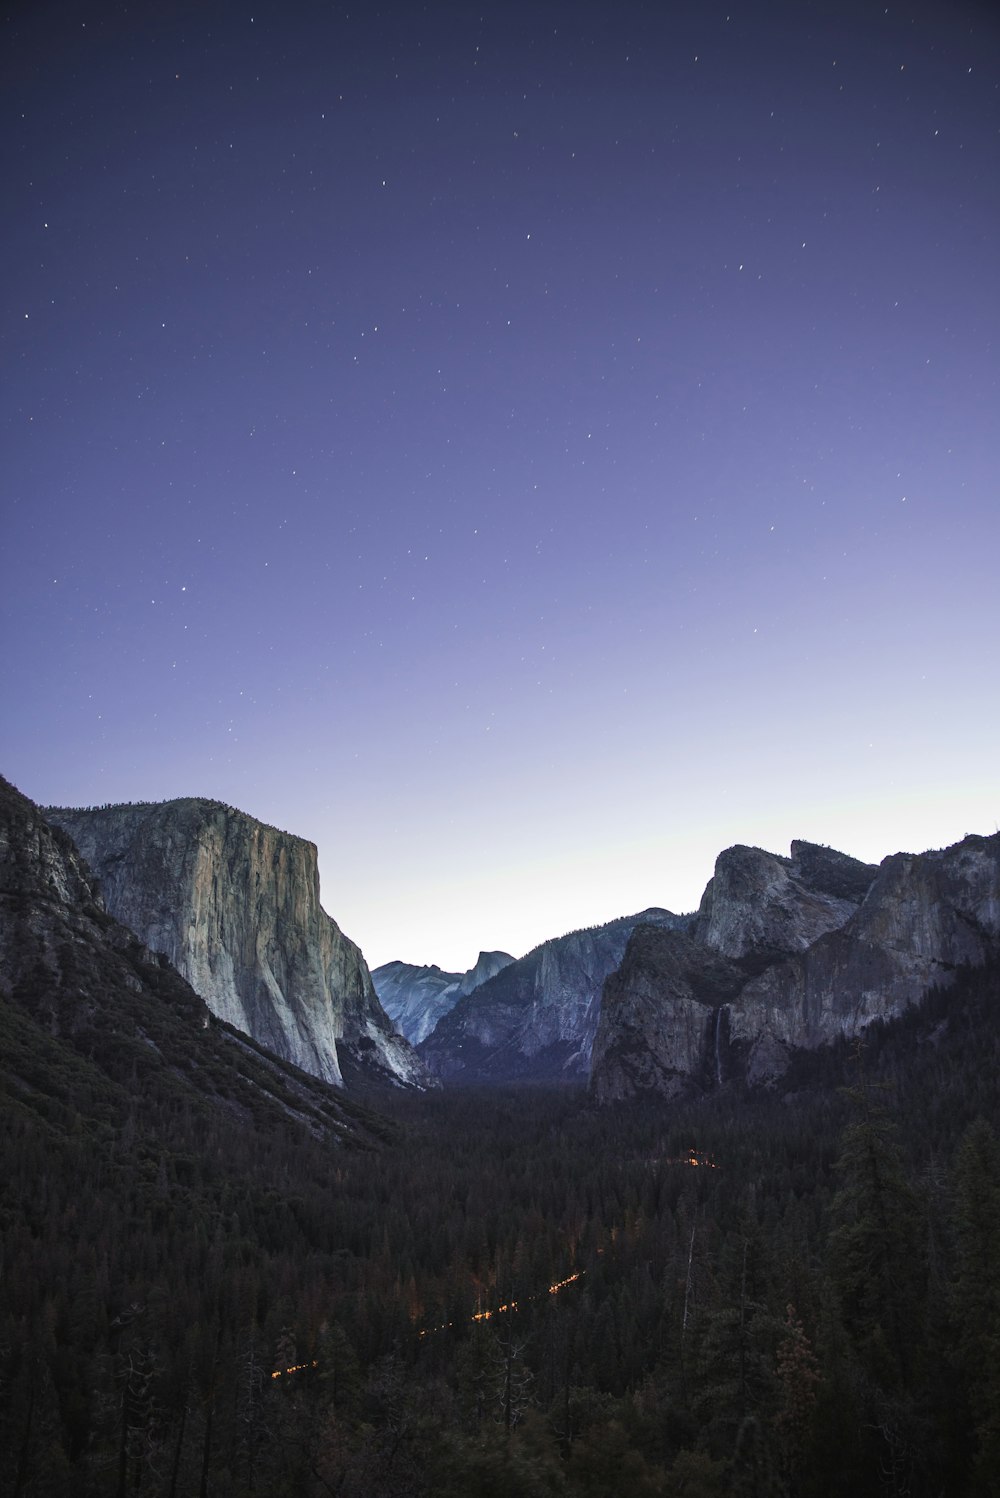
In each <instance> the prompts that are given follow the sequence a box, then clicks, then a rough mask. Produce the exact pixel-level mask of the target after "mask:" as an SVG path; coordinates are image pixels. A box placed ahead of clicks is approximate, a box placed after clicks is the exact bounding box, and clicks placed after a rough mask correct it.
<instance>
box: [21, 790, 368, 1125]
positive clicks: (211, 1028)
mask: <svg viewBox="0 0 1000 1498" xmlns="http://www.w3.org/2000/svg"><path fill="white" fill-rule="evenodd" d="M0 1028H2V1044H0V1056H2V1058H3V1059H2V1061H0V1108H2V1111H3V1113H4V1116H5V1118H6V1119H7V1120H8V1123H9V1122H10V1121H11V1120H12V1119H15V1118H22V1119H41V1120H42V1121H43V1124H44V1127H45V1129H46V1130H47V1131H48V1132H49V1134H50V1136H52V1137H54V1132H53V1131H55V1132H56V1133H57V1132H58V1130H59V1129H60V1127H65V1129H66V1130H67V1131H68V1132H69V1133H70V1134H72V1133H73V1132H74V1131H79V1129H80V1127H81V1118H82V1119H83V1120H84V1121H85V1126H86V1129H87V1131H88V1137H89V1134H90V1131H91V1130H92V1129H94V1128H97V1129H98V1130H100V1129H101V1128H109V1129H111V1130H114V1131H117V1130H119V1129H121V1127H122V1125H123V1123H124V1121H125V1120H126V1119H127V1118H129V1117H131V1116H132V1115H134V1114H135V1112H136V1110H137V1109H139V1110H140V1111H142V1112H143V1113H144V1114H146V1115H149V1116H150V1117H153V1116H155V1118H156V1120H157V1122H156V1125H155V1127H156V1128H157V1130H159V1131H160V1137H161V1138H162V1137H165V1136H164V1133H163V1130H164V1129H165V1130H166V1131H167V1132H169V1123H167V1124H164V1120H169V1119H171V1118H175V1117H183V1118H184V1119H191V1118H192V1117H194V1118H195V1119H197V1118H199V1117H200V1118H201V1119H202V1120H203V1124H202V1129H203V1131H204V1127H205V1126H206V1125H208V1126H210V1127H219V1126H222V1125H226V1126H228V1125H230V1124H232V1123H234V1122H235V1124H236V1125H237V1126H240V1127H242V1128H244V1129H246V1128H254V1127H256V1126H258V1125H259V1126H261V1127H262V1128H264V1129H265V1130H267V1129H270V1130H272V1131H273V1130H282V1131H284V1130H286V1129H287V1128H288V1127H289V1125H293V1126H295V1127H296V1128H299V1129H300V1130H301V1129H304V1130H305V1132H306V1133H307V1134H309V1135H312V1136H314V1137H317V1138H322V1139H328V1140H347V1141H355V1140H358V1139H363V1138H364V1137H365V1136H366V1134H367V1135H369V1136H373V1135H374V1134H376V1133H377V1132H378V1129H379V1127H380V1126H379V1125H378V1124H377V1121H375V1120H373V1119H371V1118H370V1117H369V1116H368V1115H367V1114H366V1113H365V1111H364V1110H362V1109H359V1108H358V1107H357V1105H355V1104H353V1103H351V1104H348V1103H347V1101H346V1099H344V1098H343V1096H342V1095H341V1094H340V1093H339V1092H338V1091H337V1090H335V1089H333V1088H331V1087H330V1086H329V1085H327V1084H326V1083H324V1082H321V1081H318V1080H317V1079H315V1078H313V1077H311V1076H308V1075H307V1074H305V1073H304V1072H302V1071H300V1070H299V1069H298V1068H296V1067H294V1066H292V1065H290V1064H289V1063H287V1062H284V1061H281V1060H279V1059H278V1058H276V1057H274V1056H270V1055H268V1054H266V1053H265V1052H262V1051H261V1050H260V1048H259V1047H257V1046H256V1045H254V1044H253V1043H252V1042H249V1041H248V1040H247V1039H246V1037H245V1036H243V1035H240V1034H239V1033H238V1032H236V1031H235V1030H233V1029H231V1028H230V1027H229V1026H228V1025H225V1024H223V1023H220V1022H218V1021H216V1020H214V1019H213V1018H212V1016H211V1014H210V1012H209V1010H208V1008H207V1006H206V1005H205V1002H204V1000H203V999H202V998H200V997H199V995H198V994H197V993H195V991H194V989H193V988H192V987H191V986H190V984H189V983H187V982H186V981H185V979H184V978H183V977H181V975H180V974H179V973H178V972H176V970H175V969H174V968H173V967H172V966H171V964H170V963H169V962H168V961H167V959H166V958H165V957H163V956H161V955H159V954H157V953H154V952H151V951H150V950H149V948H148V947H146V946H144V945H143V943H142V942H141V941H140V940H139V939H138V938H137V937H136V935H135V934H134V933H133V932H132V931H129V930H128V929H126V928H125V927H124V926H123V925H121V924H120V923H119V922H118V921H117V920H115V919H114V918H113V916H111V915H110V914H109V913H108V911H107V910H106V908H105V906H104V904H103V901H102V900H101V897H100V895H99V893H98V891H97V888H96V885H95V882H94V880H93V876H92V875H91V873H90V871H89V870H88V869H87V867H86V866H85V864H84V863H83V861H82V859H81V858H80V855H79V853H78V851H77V849H76V848H75V847H74V845H73V843H72V841H71V839H70V838H69V836H68V835H67V834H66V833H65V832H64V831H62V830H61V829H60V828H58V827H54V826H51V825H50V824H49V823H48V822H47V821H46V820H45V818H44V817H43V815H42V813H41V812H40V811H39V809H38V808H37V807H36V806H35V805H34V804H33V803H32V802H31V801H29V800H28V799H27V797H25V796H23V795H21V793H20V792H19V791H18V790H16V789H15V788H14V787H13V786H12V785H10V784H9V783H8V782H7V781H6V780H4V779H3V778H2V777H0ZM74 1120H75V1122H74ZM151 1127H152V1125H151Z"/></svg>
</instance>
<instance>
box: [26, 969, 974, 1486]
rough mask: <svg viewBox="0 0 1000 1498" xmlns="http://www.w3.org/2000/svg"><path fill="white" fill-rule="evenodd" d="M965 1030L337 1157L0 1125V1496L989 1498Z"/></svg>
mask: <svg viewBox="0 0 1000 1498" xmlns="http://www.w3.org/2000/svg"><path fill="white" fill-rule="evenodd" d="M998 997H1000V989H998V977H997V973H996V971H992V970H979V971H978V972H976V973H973V974H970V975H968V976H967V977H966V978H965V979H963V980H962V981H961V982H960V984H959V985H958V986H957V987H956V988H955V989H953V990H952V991H951V992H950V994H948V995H946V996H944V995H935V996H932V998H931V1000H930V1001H929V1003H928V1005H927V1006H925V1009H924V1010H923V1011H922V1012H920V1013H919V1014H914V1015H913V1016H911V1017H909V1018H908V1019H907V1020H905V1021H903V1022H902V1023H901V1024H899V1025H897V1026H894V1027H892V1028H891V1029H885V1030H873V1031H872V1032H871V1033H870V1035H869V1037H868V1041H867V1044H866V1046H865V1048H864V1051H863V1053H858V1054H856V1055H852V1054H851V1053H850V1052H849V1051H848V1050H847V1049H846V1048H845V1049H844V1050H843V1051H836V1050H834V1051H829V1052H825V1053H823V1054H821V1055H817V1056H815V1057H811V1058H806V1059H805V1060H804V1061H803V1064H802V1067H801V1069H800V1071H799V1073H798V1074H797V1075H796V1076H794V1077H792V1078H790V1079H789V1083H788V1087H787V1090H786V1091H785V1093H784V1094H783V1095H782V1096H780V1097H779V1096H777V1095H761V1096H757V1097H750V1098H747V1097H742V1096H738V1095H737V1094H736V1093H735V1092H728V1091H726V1090H725V1089H723V1091H722V1092H717V1093H715V1094H713V1095H712V1096H711V1097H707V1098H705V1099H703V1100H701V1101H700V1102H699V1101H695V1102H692V1103H691V1104H689V1105H686V1106H685V1107H683V1108H679V1107H677V1106H670V1107H667V1106H665V1105H663V1104H662V1103H658V1102H657V1101H655V1100H650V1101H648V1102H646V1103H641V1104H633V1105H630V1106H628V1107H616V1108H598V1107H596V1106H595V1105H594V1104H593V1102H592V1101H591V1099H590V1097H589V1096H588V1094H587V1093H586V1092H585V1091H583V1090H576V1089H566V1090H561V1091H560V1090H550V1089H536V1088H522V1089H518V1090H472V1089H470V1090H466V1091H455V1092H444V1093H440V1094H436V1095H423V1096H421V1095H417V1094H412V1093H411V1094H405V1093H398V1094H392V1095H389V1096H383V1098H382V1100H381V1107H382V1111H383V1113H384V1114H385V1115H386V1116H387V1119H388V1122H387V1123H386V1124H385V1125H384V1126H383V1128H382V1130H381V1133H382V1138H381V1141H380V1142H378V1143H377V1144H375V1145H373V1146H372V1147H368V1148H353V1149H351V1148H345V1147H343V1146H341V1147H332V1146H330V1145H329V1144H324V1143H322V1142H321V1141H319V1140H313V1139H309V1138H308V1137H307V1136H305V1135H304V1134H303V1133H302V1131H301V1130H298V1131H297V1130H295V1129H294V1128H292V1127H291V1125H290V1126H289V1129H288V1132H287V1134H286V1135H284V1136H283V1137H279V1136H277V1135H275V1134H274V1133H273V1132H272V1133H269V1134H268V1136H267V1137H259V1136H258V1135H256V1134H254V1133H253V1131H247V1130H246V1129H245V1128H242V1129H241V1128H238V1127H236V1126H235V1125H234V1127H233V1128H232V1129H227V1128H226V1126H225V1125H224V1124H219V1125H218V1126H217V1127H215V1128H214V1129H210V1130H206V1128H205V1126H204V1124H203V1123H202V1122H198V1121H197V1120H192V1119H190V1118H185V1117H184V1115H183V1113H182V1112H179V1111H177V1110H176V1109H174V1110H173V1111H172V1108H171V1105H170V1104H169V1103H166V1102H165V1103H164V1104H163V1106H162V1107H160V1106H159V1105H157V1106H156V1107H153V1106H152V1104H151V1105H150V1106H149V1107H148V1108H146V1109H145V1110H143V1108H141V1107H137V1108H136V1110H135V1112H134V1114H133V1115H132V1116H131V1119H126V1120H125V1121H124V1123H123V1126H122V1127H121V1129H120V1130H119V1131H118V1133H117V1136H116V1140H115V1142H114V1144H113V1145H111V1146H110V1147H109V1146H108V1144H107V1138H106V1136H104V1137H103V1138H102V1139H101V1140H99V1139H97V1137H96V1135H95V1132H94V1130H93V1129H91V1127H90V1125H89V1124H88V1121H87V1119H86V1118H84V1117H81V1116H80V1114H79V1113H78V1112H77V1113H75V1114H74V1113H73V1111H72V1110H69V1111H65V1110H64V1111H62V1112H60V1110H59V1109H58V1108H57V1107H55V1106H54V1105H51V1106H47V1108H46V1109H45V1110H39V1109H33V1108H32V1107H31V1105H30V1101H29V1102H25V1101H24V1100H23V1099H21V1100H20V1101H19V1102H18V1103H17V1106H14V1105H13V1104H10V1105H9V1106H7V1107H6V1111H5V1123H6V1124H7V1127H5V1128H4V1130H3V1144H2V1152H3V1158H2V1161H0V1214H2V1217H0V1221H2V1224H3V1235H4V1257H3V1274H2V1277H0V1400H2V1404H0V1488H2V1491H3V1492H5V1493H7V1494H13V1495H15V1498H22V1495H24V1498H27V1495H29V1494H31V1495H48V1494H53V1495H62V1494H66V1493H69V1492H72V1493H74V1494H80V1495H81V1498H86V1495H94V1498H97V1495H105V1494H114V1495H119V1494H120V1495H124V1494H125V1493H140V1494H148V1495H154V1498H159V1495H164V1498H166V1495H171V1498H173V1495H194V1494H206V1495H207V1494H212V1495H227V1494H234V1495H235V1494H240V1495H243V1494H248V1493H256V1494H259V1495H262V1498H271V1495H275V1498H276V1495H285V1494H289V1495H295V1494H302V1495H303V1498H312V1495H324V1494H331V1495H332V1494H337V1495H342V1498H382V1495H384V1498H390V1495H400V1498H402V1495H414V1498H415V1495H422V1494H427V1495H431V1494H433V1495H435V1498H442V1495H443V1498H449V1495H455V1498H459V1495H461V1498H473V1495H477V1494H483V1495H494V1494H495V1495H497V1498H500V1495H503V1498H518V1495H525V1498H529V1495H536V1494H537V1495H542V1494H545V1495H549V1494H563V1495H567V1498H577V1495H579V1498H613V1495H617V1494H623V1495H625V1494H627V1495H628V1498H642V1495H647V1494H648V1495H657V1494H663V1495H686V1498H695V1495H702V1498H711V1495H724V1494H730V1493H732V1494H787V1495H789V1498H791V1495H796V1498H799V1495H801V1498H812V1495H816V1498H820V1495H823V1498H834V1495H841V1494H843V1493H844V1492H846V1491H850V1492H852V1494H855V1495H857V1498H865V1495H868V1494H871V1495H875V1494H885V1493H898V1494H904V1493H906V1494H910V1495H913V1498H919V1495H927V1498H930V1495H932V1494H933V1495H937V1494H941V1493H946V1494H955V1495H959V1494H965V1493H983V1494H989V1493H995V1492H997V1491H998V1487H997V1477H996V1474H997V1472H1000V1450H998V1448H997V1442H998V1436H997V1431H998V1430H1000V1367H998V1362H997V1359H996V1358H995V1356H994V1355H993V1354H994V1353H995V1348H996V1346H997V1345H998V1339H1000V1153H998V1146H997V1141H996V1135H995V1132H994V1130H995V1129H996V1127H997V1124H998V1122H1000V1119H998V1113H1000V1108H998V1090H997V1077H998V1075H1000V1066H998V1062H1000V1055H998V1050H1000V1037H998V1035H997V1030H996V1024H995V1015H996V1012H997V1011H996V1004H997V1000H998ZM844 1084H846V1085H844Z"/></svg>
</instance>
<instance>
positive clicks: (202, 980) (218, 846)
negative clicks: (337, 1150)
mask: <svg viewBox="0 0 1000 1498" xmlns="http://www.w3.org/2000/svg"><path fill="white" fill-rule="evenodd" d="M45 815H46V816H47V817H48V819H49V820H50V821H51V822H53V823H54V824H56V825H57V826H59V827H61V828H63V829H64V831H65V832H67V833H68V834H69V835H70V837H71V838H72V839H73V840H74V842H75V843H76V845H77V847H78V848H79V849H80V851H81V853H82V854H83V857H84V859H85V860H86V862H87V863H88V865H89V866H90V868H91V869H92V870H93V871H94V873H95V875H96V876H97V878H98V880H99V882H100V888H101V892H102V895H103V897H104V900H105V901H106V903H107V907H108V909H109V910H110V911H111V913H112V914H113V915H114V916H115V917H116V918H117V919H118V920H119V921H121V922H122V923H123V924H124V925H126V926H128V927H130V928H131V929H132V930H133V931H134V932H136V933H137V934H138V935H139V936H140V937H141V938H142V940H143V942H144V943H145V944H146V946H148V947H149V948H151V949H152V950H153V951H156V952H163V953H164V954H165V955H166V957H167V958H168V959H169V961H170V962H171V963H172V964H173V965H174V966H175V967H176V968H177V970H178V971H179V972H180V973H182V974H183V976H184V977H185V978H186V979H187V981H188V982H189V983H190V984H191V986H192V988H194V989H195V991H196V992H197V993H199V994H200V995H201V997H202V998H203V999H204V1000H205V1002H206V1004H207V1005H208V1007H209V1009H210V1010H211V1011H212V1013H213V1014H215V1015H217V1016H218V1017H219V1018H220V1019H223V1020H225V1021H227V1022H228V1023H229V1024H231V1025H233V1026H235V1027H236V1028H237V1029H238V1030H242V1031H243V1032H244V1033H245V1034H247V1035H250V1036H252V1037H253V1039H254V1040H255V1041H257V1042H258V1043H259V1044H261V1045H263V1046H266V1047H267V1048H268V1049H269V1050H271V1051H273V1052H274V1053H275V1054H276V1055H278V1056H282V1057H284V1058H286V1059H287V1060H289V1061H292V1062H294V1063H295V1064H296V1065H297V1066H299V1067H301V1068H302V1070H303V1071H307V1072H311V1073H312V1074H313V1075H314V1076H318V1077H322V1078H323V1079H324V1080H325V1081H328V1082H333V1083H336V1084H338V1085H343V1083H344V1080H345V1073H346V1075H347V1079H348V1081H350V1080H351V1079H352V1078H354V1077H357V1076H363V1077H367V1078H371V1079H374V1080H382V1081H388V1082H392V1083H397V1084H405V1085H414V1086H424V1085H426V1084H427V1083H428V1081H429V1080H430V1079H429V1078H428V1076H427V1073H426V1072H425V1069H424V1067H423V1065H422V1064H421V1063H420V1062H419V1061H418V1060H417V1058H416V1056H415V1055H414V1053H413V1050H412V1048H411V1046H410V1045H409V1043H408V1042H407V1041H406V1040H404V1039H403V1038H402V1036H400V1035H398V1034H397V1033H396V1032H395V1030H394V1028H393V1026H392V1024H391V1022H390V1021H389V1019H388V1017H387V1016H386V1014H385V1012H384V1010H383V1009H382V1006H381V1005H380V1003H379V1001H378V998H377V996H376V993H375V989H374V987H373V986H372V980H371V975H370V974H369V972H368V968H367V965H366V963H365V960H364V958H363V957H362V955H361V952H360V951H359V949H358V948H357V947H356V946H355V944H354V943H353V942H352V941H349V940H348V938H347V937H345V936H344V934H343V933H342V932H341V930H340V928H339V927H338V925H337V924H336V922H335V921H334V920H332V919H331V918H330V916H328V915H327V914H326V912H325V911H324V910H323V908H322V906H321V905H320V899H319V872H318V868H317V861H316V848H315V846H314V844H312V843H309V842H306V841H305V839H303V838H299V837H294V836H292V835H291V834H290V833H287V832H279V831H278V830H277V829H275V828H273V827H267V826H265V825H264V824H263V823H261V822H258V821H256V820H255V819H254V818H253V817H250V816H247V815H246V814H245V813H244V812H241V811H236V810H234V809H233V808H231V807H228V806H223V805H222V804H220V803H219V802H217V801H206V800H201V799H198V798H188V799H184V800H178V801H166V802H158V803H149V804H140V805H124V806H108V807H102V808H97V809H94V810H82V811H81V810H68V809H65V808H49V809H47V810H46V812H45Z"/></svg>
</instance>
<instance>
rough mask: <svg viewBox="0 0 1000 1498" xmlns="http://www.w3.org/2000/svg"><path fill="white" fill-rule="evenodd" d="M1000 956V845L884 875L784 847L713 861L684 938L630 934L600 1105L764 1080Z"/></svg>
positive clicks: (597, 1072)
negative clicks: (964, 969) (782, 853)
mask: <svg viewBox="0 0 1000 1498" xmlns="http://www.w3.org/2000/svg"><path fill="white" fill-rule="evenodd" d="M998 953H1000V835H997V834H994V835H993V836H992V837H967V838H965V839H964V840H963V841H962V842H961V843H957V844H956V845H955V846H954V847H951V848H946V849H944V850H942V851H937V852H928V853H923V854H916V855H915V854H905V853H899V854H895V855H893V856H892V857H890V858H887V859H885V860H884V861H883V863H882V864H881V866H879V867H878V868H875V867H874V866H872V865H868V864H862V863H859V862H857V861H856V860H853V859H849V858H848V857H847V856H846V855H844V854H840V853H835V852H834V851H833V850H831V849H825V848H820V847H817V846H816V845H815V844H809V843H793V844H792V849H791V858H789V859H783V858H780V857H778V856H777V855H775V854H771V853H766V852H764V851H763V850H761V849H759V848H744V847H736V848H730V849H727V850H726V851H725V852H724V853H722V854H720V856H719V859H718V861H717V863H716V869H715V875H714V878H713V879H712V880H711V881H710V883H709V885H708V888H707V889H706V892H705V896H704V898H703V899H702V902H701V906H700V909H699V912H698V915H697V917H696V919H695V921H694V923H693V924H692V927H691V929H690V931H689V932H688V933H680V934H678V933H676V932H671V931H654V930H650V929H648V928H647V929H640V930H637V931H636V932H635V934H634V936H633V937H632V940H631V941H630V943H629V947H628V950H627V951H626V953H625V955H624V958H623V961H622V964H621V966H620V968H619V969H618V971H617V972H616V973H614V974H613V975H612V976H611V977H609V979H608V982H607V984H606V985H605V989H604V996H603V1003H602V1007H601V1018H600V1024H599V1027H598V1033H597V1037H596V1040H595V1044H594V1049H593V1059H592V1067H591V1085H592V1087H593V1090H594V1092H595V1094H596V1096H597V1097H598V1098H599V1099H600V1100H602V1101H610V1100H613V1099H618V1098H624V1097H629V1096H632V1095H634V1094H638V1093H643V1092H650V1091H651V1092H657V1093H661V1094H664V1095H667V1096H676V1095H678V1094H679V1093H680V1092H682V1091H684V1090H686V1089H688V1088H690V1087H692V1086H700V1087H705V1088H708V1087H718V1086H721V1085H722V1084H723V1083H724V1082H727V1081H730V1080H739V1081H744V1082H747V1083H750V1084H751V1085H753V1084H758V1083H766V1082H769V1081H773V1080H774V1079H775V1078H776V1077H778V1076H780V1075H781V1074H782V1073H783V1072H784V1071H785V1069H786V1068H787V1066H788V1064H789V1061H790V1059H791V1058H792V1057H793V1056H794V1054H795V1053H796V1052H797V1051H801V1050H803V1049H814V1048H816V1047H817V1046H820V1045H823V1044H824V1043H825V1042H827V1041H830V1040H833V1039H836V1038H838V1037H840V1036H844V1035H854V1034H857V1033H858V1032H859V1031H861V1030H863V1029H864V1028H865V1027H866V1026H867V1025H869V1024H870V1023H871V1022H872V1021H873V1020H879V1019H888V1018H891V1017H894V1016H896V1015H899V1014H901V1013H902V1012H903V1011H904V1010H905V1009H906V1008H907V1007H909V1006H910V1005H912V1004H913V1003H915V1002H916V1001H917V1000H919V999H920V998H922V997H923V995H924V994H926V993H927V991H928V990H929V989H930V988H931V987H932V986H934V985H938V986H940V985H946V984H948V983H949V982H951V980H952V977H953V974H954V972H955V971H956V969H957V968H958V967H959V966H961V965H963V964H973V965H975V964H981V963H983V962H986V961H988V960H991V959H992V958H994V957H995V956H996V955H997V954H998Z"/></svg>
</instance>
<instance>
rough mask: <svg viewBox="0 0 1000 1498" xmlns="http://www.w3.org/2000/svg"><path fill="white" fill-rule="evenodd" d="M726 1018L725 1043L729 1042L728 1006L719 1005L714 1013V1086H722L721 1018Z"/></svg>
mask: <svg viewBox="0 0 1000 1498" xmlns="http://www.w3.org/2000/svg"><path fill="white" fill-rule="evenodd" d="M723 1013H725V1016H726V1043H727V1044H728V1042H729V1005H728V1004H720V1005H719V1007H718V1009H717V1010H716V1011H715V1085H716V1087H721V1086H722V1016H723Z"/></svg>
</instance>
